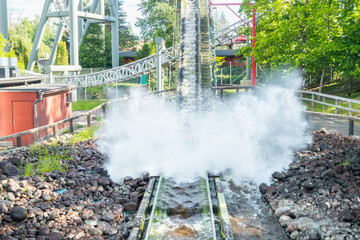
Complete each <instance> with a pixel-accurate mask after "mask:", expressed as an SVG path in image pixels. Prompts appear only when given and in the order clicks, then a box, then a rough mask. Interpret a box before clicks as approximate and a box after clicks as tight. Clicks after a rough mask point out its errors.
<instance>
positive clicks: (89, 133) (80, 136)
mask: <svg viewBox="0 0 360 240" xmlns="http://www.w3.org/2000/svg"><path fill="white" fill-rule="evenodd" d="M99 126H100V125H96V126H92V127H90V128H86V129H84V130H82V131H80V132H78V133H76V134H74V135H73V136H72V137H71V138H70V142H71V143H72V144H73V145H75V143H76V142H80V141H86V140H89V139H93V138H94V137H95V131H96V130H97V129H98V128H99Z"/></svg>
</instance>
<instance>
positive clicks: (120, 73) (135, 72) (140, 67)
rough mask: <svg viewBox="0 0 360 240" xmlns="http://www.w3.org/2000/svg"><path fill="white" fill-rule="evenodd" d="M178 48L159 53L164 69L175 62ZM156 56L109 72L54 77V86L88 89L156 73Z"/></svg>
mask: <svg viewBox="0 0 360 240" xmlns="http://www.w3.org/2000/svg"><path fill="white" fill-rule="evenodd" d="M177 50H178V46H175V47H171V48H168V49H165V50H162V51H161V52H160V54H161V59H160V63H159V64H161V65H162V66H164V67H166V66H167V65H169V64H170V63H172V62H176V61H177V59H178V57H177V52H178V51H177ZM156 65H157V62H156V54H154V55H150V56H148V57H146V58H143V59H140V60H138V61H135V62H131V63H129V64H126V65H123V66H120V67H116V68H112V69H109V70H105V71H101V72H96V73H90V74H85V75H77V76H54V83H55V84H73V85H76V86H77V87H90V86H97V85H104V84H109V83H114V82H116V81H117V82H121V81H126V80H129V79H132V78H136V77H140V76H141V75H145V74H149V73H152V72H155V71H156Z"/></svg>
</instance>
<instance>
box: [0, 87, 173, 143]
mask: <svg viewBox="0 0 360 240" xmlns="http://www.w3.org/2000/svg"><path fill="white" fill-rule="evenodd" d="M171 91H175V89H174V88H172V89H167V90H164V91H160V92H154V94H161V93H166V92H171ZM147 94H148V93H147ZM127 99H129V97H124V98H121V99H116V100H112V101H109V102H105V103H102V104H101V105H99V106H97V107H95V108H93V109H92V110H90V111H88V112H85V113H82V114H80V115H77V116H73V117H70V118H66V119H63V120H60V121H58V122H56V123H52V124H49V125H46V126H41V127H38V128H33V129H30V130H26V131H23V132H18V133H14V134H11V135H7V136H4V137H0V141H5V140H9V139H13V138H16V143H17V146H18V147H21V137H22V136H24V135H28V134H32V133H37V132H40V131H44V130H47V129H49V128H52V129H53V135H54V136H56V129H55V127H56V126H58V125H60V124H64V123H67V122H70V132H71V133H73V132H74V128H73V121H74V120H76V119H78V118H81V117H85V116H87V127H90V126H91V121H90V116H91V114H92V113H94V112H96V111H98V110H100V109H102V112H103V114H104V115H105V113H106V110H105V108H106V106H107V105H109V104H111V103H112V102H118V101H124V100H127Z"/></svg>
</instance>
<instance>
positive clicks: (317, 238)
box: [297, 228, 322, 240]
mask: <svg viewBox="0 0 360 240" xmlns="http://www.w3.org/2000/svg"><path fill="white" fill-rule="evenodd" d="M321 239H322V234H321V231H320V230H319V229H318V228H308V229H306V230H304V231H302V232H301V233H300V235H299V236H298V238H297V240H321Z"/></svg>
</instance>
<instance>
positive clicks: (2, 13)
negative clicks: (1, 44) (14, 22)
mask: <svg viewBox="0 0 360 240" xmlns="http://www.w3.org/2000/svg"><path fill="white" fill-rule="evenodd" d="M0 33H1V34H2V35H3V36H4V38H5V39H6V40H7V41H9V34H8V15H7V0H0ZM5 51H6V52H9V44H8V43H7V44H6V47H5Z"/></svg>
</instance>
